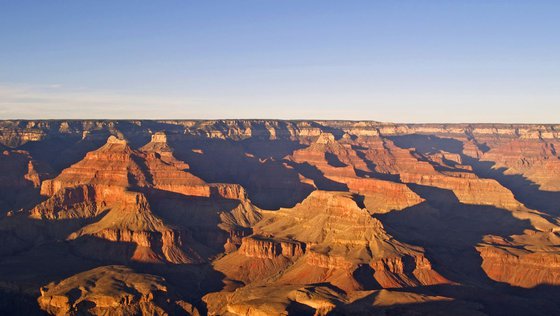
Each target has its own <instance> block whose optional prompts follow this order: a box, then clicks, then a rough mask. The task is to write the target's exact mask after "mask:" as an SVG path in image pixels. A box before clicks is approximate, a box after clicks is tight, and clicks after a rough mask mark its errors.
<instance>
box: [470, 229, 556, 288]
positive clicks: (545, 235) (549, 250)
mask: <svg viewBox="0 0 560 316" xmlns="http://www.w3.org/2000/svg"><path fill="white" fill-rule="evenodd" d="M559 243H560V236H558V235H557V233H556V232H553V231H548V232H536V231H532V230H527V231H525V232H524V234H522V235H513V236H510V237H509V238H507V239H505V238H502V237H498V236H490V235H489V236H485V238H484V242H483V243H480V244H479V245H478V246H477V247H476V248H477V251H478V252H479V253H480V256H481V258H482V265H481V267H482V269H483V270H484V272H485V273H486V274H487V275H488V277H490V278H491V279H492V280H495V281H498V282H504V283H508V284H510V285H513V286H519V287H524V288H533V287H536V286H539V285H546V286H558V285H560V251H559V250H558V246H557V245H558V244H559Z"/></svg>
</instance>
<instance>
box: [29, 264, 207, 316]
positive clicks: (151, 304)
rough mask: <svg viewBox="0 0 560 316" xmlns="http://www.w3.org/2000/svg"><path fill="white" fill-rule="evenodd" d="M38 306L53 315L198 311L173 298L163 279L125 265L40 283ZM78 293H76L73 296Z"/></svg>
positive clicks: (165, 313) (184, 312) (181, 313)
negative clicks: (41, 285) (80, 312)
mask: <svg viewBox="0 0 560 316" xmlns="http://www.w3.org/2000/svg"><path fill="white" fill-rule="evenodd" d="M40 291H41V296H40V297H39V298H38V300H37V301H38V303H39V307H40V308H41V309H43V310H44V311H46V312H48V313H50V314H52V315H73V314H74V312H75V311H76V310H79V311H83V312H86V310H87V313H88V314H92V315H110V314H113V313H115V314H117V315H136V314H142V315H168V314H171V315H175V314H177V315H199V313H198V311H197V310H196V308H194V307H193V306H192V305H191V304H189V303H187V302H184V301H181V300H176V299H177V294H176V293H174V291H173V290H172V289H171V288H170V287H169V286H168V284H167V283H166V281H165V279H163V278H162V277H159V276H155V275H149V274H141V273H137V272H135V271H133V270H132V269H130V268H127V267H124V266H103V267H98V268H95V269H93V270H89V271H85V272H82V273H79V274H76V275H73V276H71V277H68V278H66V279H64V280H61V281H59V282H57V283H55V282H53V283H50V284H48V285H46V286H43V287H41V289H40ZM76 295H77V296H76Z"/></svg>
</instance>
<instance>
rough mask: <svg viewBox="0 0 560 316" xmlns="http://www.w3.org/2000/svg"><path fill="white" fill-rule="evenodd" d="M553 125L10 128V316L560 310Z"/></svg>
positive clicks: (5, 181) (2, 234) (5, 310)
mask: <svg viewBox="0 0 560 316" xmlns="http://www.w3.org/2000/svg"><path fill="white" fill-rule="evenodd" d="M559 148H560V125H534V124H533V125H511V124H391V123H379V122H371V121H363V122H359V121H282V120H215V121H197V120H178V121H176V120H168V121H150V120H139V121H132V120H128V121H115V120H113V121H104V120H69V121H63V120H38V121H37V120H36V121H0V244H1V245H2V247H0V314H2V315H12V314H13V315H45V314H50V315H558V314H560V153H559V152H558V151H557V150H558V149H559Z"/></svg>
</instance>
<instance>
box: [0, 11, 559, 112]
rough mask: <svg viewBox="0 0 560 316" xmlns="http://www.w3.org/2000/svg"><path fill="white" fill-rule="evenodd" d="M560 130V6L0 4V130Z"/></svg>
mask: <svg viewBox="0 0 560 316" xmlns="http://www.w3.org/2000/svg"><path fill="white" fill-rule="evenodd" d="M39 118H42V119H101V118H107V119H116V118H120V119H128V118H137V119H234V118H244V119H250V118H255V119H258V118H269V119H347V120H375V121H387V122H409V123H428V122H432V123H457V122H469V123H478V122H496V123H498V122H499V123H560V1H517V0H503V1H497V0H485V1H477V0H469V1H443V0H441V1H435V0H434V1H428V0H421V1H419V0H409V1H405V0H401V1H399V0H395V1H389V0H387V1H373V0H364V1H356V0H344V1H342V0H339V1H331V0H221V1H218V0H204V1H202V0H196V1H195V0H193V1H188V0H181V1H178V0H165V1H153V0H150V1H145V0H129V1H127V0H119V1H95V0H79V1H78V0H76V1H71V0H66V1H63V0H51V1H45V0H36V1H28V0H17V1H12V0H0V119H39Z"/></svg>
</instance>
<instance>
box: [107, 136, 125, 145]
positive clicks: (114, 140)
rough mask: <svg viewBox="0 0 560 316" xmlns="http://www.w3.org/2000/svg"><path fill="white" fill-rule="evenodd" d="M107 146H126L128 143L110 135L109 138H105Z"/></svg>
mask: <svg viewBox="0 0 560 316" xmlns="http://www.w3.org/2000/svg"><path fill="white" fill-rule="evenodd" d="M107 144H119V145H128V142H127V141H126V140H125V139H122V138H118V137H117V136H115V135H111V136H109V138H107Z"/></svg>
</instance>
